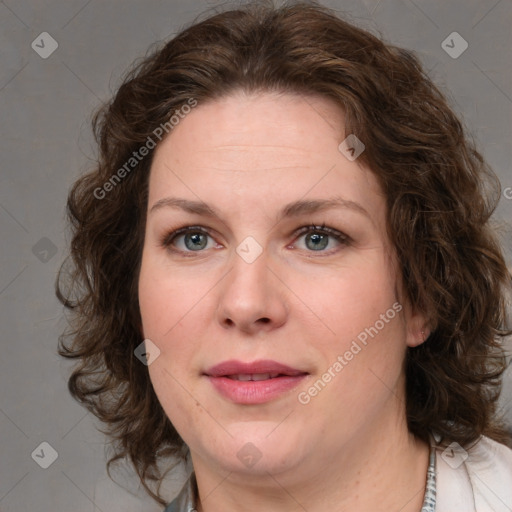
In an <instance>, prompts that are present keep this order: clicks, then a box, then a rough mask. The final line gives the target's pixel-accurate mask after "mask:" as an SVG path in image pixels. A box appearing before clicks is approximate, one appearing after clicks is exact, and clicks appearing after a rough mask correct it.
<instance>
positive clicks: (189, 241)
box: [162, 226, 211, 252]
mask: <svg viewBox="0 0 512 512" xmlns="http://www.w3.org/2000/svg"><path fill="white" fill-rule="evenodd" d="M209 238H210V239H211V237H210V235H209V234H208V233H207V232H206V231H205V230H204V229H203V228H201V227H199V226H190V227H186V228H182V229H178V230H177V231H174V232H172V233H170V234H169V235H167V236H166V237H165V238H164V239H163V240H162V245H163V246H164V247H171V246H172V248H173V249H175V250H177V251H181V252H198V251H202V250H203V249H209V248H210V246H211V244H210V246H209V245H208V242H209V240H208V239H209Z"/></svg>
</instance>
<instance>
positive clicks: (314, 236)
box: [293, 224, 350, 253]
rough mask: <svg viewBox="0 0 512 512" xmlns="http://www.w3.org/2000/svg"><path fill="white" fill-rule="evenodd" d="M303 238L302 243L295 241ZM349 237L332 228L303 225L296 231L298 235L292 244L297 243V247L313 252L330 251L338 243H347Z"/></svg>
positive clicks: (295, 244)
mask: <svg viewBox="0 0 512 512" xmlns="http://www.w3.org/2000/svg"><path fill="white" fill-rule="evenodd" d="M301 239H302V240H303V242H302V243H300V244H297V241H299V240H301ZM349 241H350V238H349V237H348V236H347V235H345V234H343V233H342V232H341V231H338V230H336V229H333V228H329V227H326V226H325V224H324V225H322V226H315V225H310V226H305V227H303V228H301V229H300V230H299V231H298V237H297V238H296V241H295V242H294V244H293V245H294V246H297V245H298V248H299V249H304V248H305V250H307V251H314V252H326V253H330V252H332V251H333V250H335V249H336V247H339V246H340V245H348V243H349Z"/></svg>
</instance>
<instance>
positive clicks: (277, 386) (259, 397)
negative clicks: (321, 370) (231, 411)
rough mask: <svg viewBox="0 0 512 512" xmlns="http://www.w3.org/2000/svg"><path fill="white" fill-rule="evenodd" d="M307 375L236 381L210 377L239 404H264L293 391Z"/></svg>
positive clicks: (217, 388) (209, 378)
mask: <svg viewBox="0 0 512 512" xmlns="http://www.w3.org/2000/svg"><path fill="white" fill-rule="evenodd" d="M306 376H307V375H305V374H304V375H296V376H283V377H276V378H274V379H266V380H248V381H244V380H234V379H230V378H228V377H210V376H207V377H208V380H209V381H210V382H211V383H212V385H213V386H214V387H215V389H216V390H217V391H218V392H219V393H220V394H221V395H223V396H225V397H226V398H228V399H229V400H231V401H232V402H235V403H237V404H263V403H265V402H270V401H271V400H273V399H275V398H277V397H278V396H279V395H282V394H283V393H286V392H287V391H291V390H292V389H293V388H294V387H296V386H298V384H299V383H300V382H301V381H302V379H304V377H306Z"/></svg>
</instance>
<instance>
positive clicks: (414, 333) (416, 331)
mask: <svg viewBox="0 0 512 512" xmlns="http://www.w3.org/2000/svg"><path fill="white" fill-rule="evenodd" d="M406 322H407V324H406V325H407V340H406V341H407V346H408V347H417V346H419V345H421V344H422V343H425V341H426V340H427V339H428V337H429V336H430V334H431V333H432V329H431V328H430V326H429V321H428V319H427V317H426V315H425V314H423V313H422V312H420V311H412V310H409V311H407V312H406Z"/></svg>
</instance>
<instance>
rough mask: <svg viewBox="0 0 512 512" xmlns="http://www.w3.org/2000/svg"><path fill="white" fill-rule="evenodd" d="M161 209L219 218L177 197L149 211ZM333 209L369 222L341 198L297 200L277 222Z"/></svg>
mask: <svg viewBox="0 0 512 512" xmlns="http://www.w3.org/2000/svg"><path fill="white" fill-rule="evenodd" d="M162 208H174V209H179V210H183V211H185V212H187V213H191V214H196V215H203V216H206V217H217V218H221V216H220V214H219V213H218V212H217V210H216V209H215V208H213V207H212V206H210V205H209V204H207V203H205V202H203V201H193V200H190V199H182V198H178V197H164V198H162V199H159V200H158V201H156V202H155V203H154V204H153V206H152V207H151V209H150V213H152V212H155V211H157V210H160V209H162ZM333 208H344V209H349V210H352V211H354V212H356V213H359V214H362V215H364V216H365V217H368V219H370V220H371V217H370V215H369V213H368V212H367V211H366V210H365V209H364V208H363V207H362V206H361V205H360V204H359V203H356V202H355V201H350V200H348V199H344V198H342V197H332V198H329V199H309V200H304V199H302V200H298V201H293V202H292V203H289V204H287V205H286V206H284V208H282V210H281V211H280V213H279V214H278V217H277V219H278V221H279V220H281V219H283V218H287V217H298V216H300V215H308V214H309V215H310V214H312V213H316V212H321V211H325V210H330V209H333Z"/></svg>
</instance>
